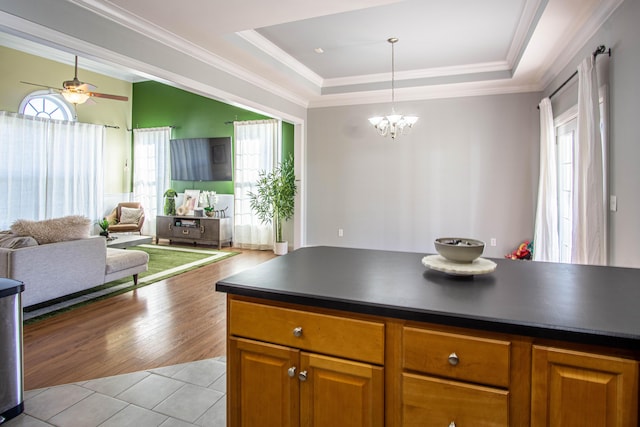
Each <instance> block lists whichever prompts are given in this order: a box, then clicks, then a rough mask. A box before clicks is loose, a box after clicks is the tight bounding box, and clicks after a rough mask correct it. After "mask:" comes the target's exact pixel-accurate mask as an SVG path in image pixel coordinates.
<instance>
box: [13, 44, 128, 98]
mask: <svg viewBox="0 0 640 427" xmlns="http://www.w3.org/2000/svg"><path fill="white" fill-rule="evenodd" d="M20 83H25V84H28V85H33V86H40V87H46V88H48V89H51V90H55V91H57V92H60V94H61V95H62V96H63V97H64V99H66V100H67V101H68V102H70V103H72V104H74V105H77V104H84V103H85V102H87V100H89V99H90V98H105V99H114V100H116V101H128V100H129V98H128V97H126V96H121V95H110V94H108V93H98V92H93V89H95V86H94V85H92V84H91V83H85V82H81V81H80V80H78V57H77V56H76V65H75V68H74V76H73V80H66V81H64V82H62V89H59V88H55V87H51V86H47V85H41V84H38V83H30V82H23V81H21V82H20Z"/></svg>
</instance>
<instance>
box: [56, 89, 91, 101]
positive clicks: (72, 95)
mask: <svg viewBox="0 0 640 427" xmlns="http://www.w3.org/2000/svg"><path fill="white" fill-rule="evenodd" d="M62 96H63V97H64V99H66V100H67V102H70V103H71V104H84V103H85V102H87V100H88V99H89V98H90V96H89V94H87V93H82V92H71V91H68V90H65V91H63V92H62Z"/></svg>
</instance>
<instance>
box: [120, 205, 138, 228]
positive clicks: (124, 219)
mask: <svg viewBox="0 0 640 427" xmlns="http://www.w3.org/2000/svg"><path fill="white" fill-rule="evenodd" d="M141 215H142V209H136V208H125V207H124V206H123V207H121V208H120V222H119V224H137V223H138V221H139V220H140V216H141Z"/></svg>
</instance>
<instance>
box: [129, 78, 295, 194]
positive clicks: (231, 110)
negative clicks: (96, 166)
mask: <svg viewBox="0 0 640 427" xmlns="http://www.w3.org/2000/svg"><path fill="white" fill-rule="evenodd" d="M131 116H132V123H133V127H134V128H151V127H162V126H175V128H174V129H173V132H172V137H173V138H206V137H221V136H230V137H231V139H232V141H233V140H234V138H233V137H234V135H233V122H234V121H236V120H264V119H270V118H272V117H268V116H264V115H262V114H258V113H255V112H253V111H248V110H244V109H242V108H239V107H234V106H232V105H229V104H225V103H223V102H220V101H216V100H214V99H211V98H207V97H204V96H200V95H196V94H194V93H191V92H187V91H184V90H182V89H177V88H175V87H172V86H168V85H165V84H162V83H158V82H154V81H147V82H140V83H134V84H133V106H132V115H131ZM293 138H294V126H293V125H292V124H290V123H285V122H282V151H283V155H287V156H288V155H289V153H291V154H293V152H294V150H293ZM234 153H235V146H234ZM171 187H172V188H173V189H174V190H176V191H178V192H183V191H184V190H185V189H191V188H193V189H197V190H207V191H212V190H213V191H216V192H217V193H219V194H233V181H210V182H204V181H203V182H191V181H172V182H171Z"/></svg>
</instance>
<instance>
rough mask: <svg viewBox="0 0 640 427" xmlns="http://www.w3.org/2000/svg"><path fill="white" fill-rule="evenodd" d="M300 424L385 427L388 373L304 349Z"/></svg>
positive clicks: (301, 358)
mask: <svg viewBox="0 0 640 427" xmlns="http://www.w3.org/2000/svg"><path fill="white" fill-rule="evenodd" d="M300 369H301V370H302V371H306V374H307V375H306V380H303V381H301V382H300V419H301V423H300V425H301V426H303V427H326V426H331V427H382V426H383V425H384V375H383V369H382V368H381V367H379V366H375V365H370V364H367V363H359V362H352V361H348V360H344V359H337V358H333V357H328V356H320V355H317V354H310V353H304V352H303V353H301V355H300Z"/></svg>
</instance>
